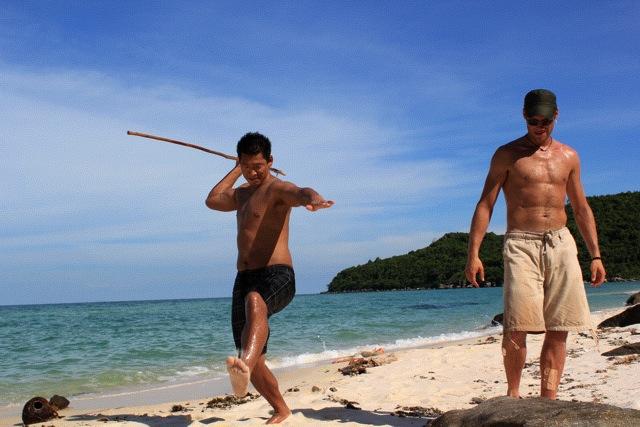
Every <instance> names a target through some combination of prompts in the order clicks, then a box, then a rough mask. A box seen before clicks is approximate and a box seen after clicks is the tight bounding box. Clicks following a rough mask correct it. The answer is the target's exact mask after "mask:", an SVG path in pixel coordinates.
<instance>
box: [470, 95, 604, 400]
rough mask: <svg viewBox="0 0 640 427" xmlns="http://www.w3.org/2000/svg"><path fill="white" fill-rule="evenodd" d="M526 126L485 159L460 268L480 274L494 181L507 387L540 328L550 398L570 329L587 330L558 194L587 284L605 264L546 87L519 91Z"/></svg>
mask: <svg viewBox="0 0 640 427" xmlns="http://www.w3.org/2000/svg"><path fill="white" fill-rule="evenodd" d="M523 115H524V119H525V121H526V124H527V134H526V135H524V136H522V137H520V138H518V139H516V140H514V141H512V142H510V143H508V144H505V145H503V146H502V147H500V148H498V150H496V152H495V154H494V155H493V158H492V159H491V166H490V168H489V173H488V175H487V179H486V181H485V184H484V189H483V190H482V195H481V196H480V201H479V202H478V204H477V206H476V210H475V212H474V214H473V220H472V222H471V231H470V233H469V252H468V258H467V266H466V268H465V275H466V277H467V279H468V280H469V282H471V284H472V285H473V286H475V287H477V286H478V282H477V276H478V275H479V276H480V280H481V281H484V267H483V266H482V262H481V261H480V258H479V255H478V254H479V250H480V245H481V243H482V239H483V238H484V235H485V233H486V231H487V227H488V225H489V220H490V219H491V213H492V212H493V207H494V205H495V202H496V199H497V197H498V193H499V192H500V189H502V190H504V196H505V200H506V204H507V233H506V235H505V241H504V249H503V257H504V290H503V292H504V306H505V309H504V310H505V312H504V337H503V343H502V354H503V356H504V367H505V371H506V376H507V383H508V388H507V395H508V396H512V397H519V396H520V390H519V389H520V378H521V375H522V369H523V368H524V363H525V359H526V354H527V347H526V339H527V333H546V335H545V339H544V344H543V345H542V352H541V355H540V372H541V377H542V378H541V383H540V395H541V396H543V397H547V398H550V399H555V398H556V393H557V389H558V384H559V383H560V378H561V376H562V371H563V369H564V362H565V359H566V340H567V334H568V332H569V331H579V330H592V329H593V326H592V323H591V319H590V314H589V306H588V304H587V298H586V294H585V290H584V285H583V280H582V273H581V271H580V265H579V263H578V258H577V249H576V244H575V241H574V240H573V237H572V236H571V233H569V230H568V229H567V228H566V227H565V224H566V222H567V214H566V212H565V200H566V197H567V196H568V197H569V201H570V203H571V206H572V208H573V212H574V214H575V218H576V223H577V225H578V228H579V229H580V234H582V237H583V238H584V240H585V242H586V244H587V248H588V249H589V253H590V254H591V284H592V285H593V286H600V285H601V284H602V283H603V282H604V280H605V270H604V266H603V264H602V260H601V259H600V249H599V248H598V236H597V232H596V224H595V220H594V218H593V213H592V212H591V208H590V207H589V204H588V203H587V199H586V197H585V195H584V190H583V188H582V183H581V181H580V160H579V158H578V154H577V153H576V151H575V150H573V149H572V148H571V147H569V146H568V145H564V144H562V143H560V142H559V141H557V140H555V139H553V138H552V137H551V133H552V131H553V127H554V125H555V120H556V118H557V117H558V108H557V105H556V97H555V95H554V94H553V93H552V92H550V91H548V90H545V89H537V90H532V91H531V92H529V93H528V94H527V95H526V96H525V99H524V109H523Z"/></svg>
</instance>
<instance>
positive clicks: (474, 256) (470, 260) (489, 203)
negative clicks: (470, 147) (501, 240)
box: [464, 150, 507, 288]
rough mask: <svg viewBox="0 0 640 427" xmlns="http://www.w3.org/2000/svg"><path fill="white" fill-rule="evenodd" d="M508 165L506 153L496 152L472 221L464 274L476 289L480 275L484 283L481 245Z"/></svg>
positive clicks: (505, 176)
mask: <svg viewBox="0 0 640 427" xmlns="http://www.w3.org/2000/svg"><path fill="white" fill-rule="evenodd" d="M506 164H507V163H506V153H503V152H501V150H498V151H496V153H495V154H494V155H493V158H492V159H491V166H490V167H489V173H488V174H487V179H486V180H485V182H484V188H483V189H482V194H481V195H480V200H479V201H478V204H477V205H476V210H475V211H474V213H473V219H472V220H471V230H470V231H469V248H468V252H467V265H466V267H465V269H464V274H465V276H466V277H467V280H468V281H469V283H471V284H472V285H473V286H474V287H476V288H477V287H478V286H479V285H478V281H477V276H478V275H479V276H480V281H481V282H484V266H483V265H482V261H481V260H480V245H482V240H483V239H484V235H485V234H486V233H487V228H488V227H489V221H490V220H491V214H492V213H493V207H494V206H495V204H496V200H497V198H498V194H499V193H500V189H501V188H502V184H504V181H505V180H506V178H507V167H506Z"/></svg>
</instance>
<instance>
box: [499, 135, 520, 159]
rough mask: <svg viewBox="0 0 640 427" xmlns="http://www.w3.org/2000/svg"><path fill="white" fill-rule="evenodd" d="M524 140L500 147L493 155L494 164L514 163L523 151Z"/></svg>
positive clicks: (516, 140) (517, 140)
mask: <svg viewBox="0 0 640 427" xmlns="http://www.w3.org/2000/svg"><path fill="white" fill-rule="evenodd" d="M522 146H523V144H522V138H518V139H514V140H513V141H511V142H507V143H506V144H504V145H501V146H500V147H498V149H497V150H496V152H495V153H494V154H493V158H492V163H494V164H496V163H498V164H507V163H511V162H513V160H514V158H516V156H517V155H518V154H519V153H520V152H521V151H522Z"/></svg>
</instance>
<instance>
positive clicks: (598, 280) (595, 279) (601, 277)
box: [591, 259, 607, 288]
mask: <svg viewBox="0 0 640 427" xmlns="http://www.w3.org/2000/svg"><path fill="white" fill-rule="evenodd" d="M606 275H607V272H606V271H604V265H603V264H602V260H600V259H594V260H593V261H591V286H595V287H596V288H597V287H598V286H600V285H602V284H603V283H604V281H605V280H606V279H605V277H606Z"/></svg>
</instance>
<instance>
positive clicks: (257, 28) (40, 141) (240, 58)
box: [0, 1, 640, 304]
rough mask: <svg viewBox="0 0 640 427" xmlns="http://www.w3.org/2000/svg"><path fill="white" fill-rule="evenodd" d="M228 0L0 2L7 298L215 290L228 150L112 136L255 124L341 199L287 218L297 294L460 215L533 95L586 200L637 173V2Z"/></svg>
mask: <svg viewBox="0 0 640 427" xmlns="http://www.w3.org/2000/svg"><path fill="white" fill-rule="evenodd" d="M236 3H237V2H222V1H220V2H178V1H175V2H170V1H163V2H150V1H148V2H136V1H129V2H98V1H31V2H24V1H4V2H2V3H1V4H0V95H1V96H0V118H1V119H0V123H1V130H2V134H1V135H2V136H1V139H0V158H1V159H2V167H1V168H0V179H1V181H2V185H1V186H0V197H1V198H2V205H1V209H0V223H1V224H2V227H1V228H0V271H2V276H1V278H0V304H33V303H46V302H79V301H107V300H129V299H156V298H200V297H222V296H229V295H230V294H231V288H232V283H233V278H234V276H235V256H236V252H235V249H236V248H235V217H234V215H233V214H231V213H226V214H225V213H220V212H214V211H210V210H208V209H207V208H206V207H205V206H204V198H205V196H206V195H207V193H208V192H209V190H210V189H211V187H212V186H213V185H214V184H215V183H216V182H217V181H218V180H219V179H220V178H221V177H222V176H223V175H224V174H225V173H226V172H227V171H228V170H229V169H230V168H231V167H232V166H233V164H232V163H231V162H229V161H227V160H224V159H221V158H217V157H214V156H209V155H207V154H204V153H202V152H199V151H195V150H190V149H187V148H182V147H177V146H172V145H169V144H164V143H160V142H154V141H149V140H143V139H140V138H134V137H130V136H126V134H125V133H126V131H127V130H137V131H141V132H148V133H154V134H160V135H164V136H168V137H173V138H177V139H182V140H185V141H189V142H192V143H196V144H201V145H205V146H207V147H210V148H212V149H215V150H219V151H226V152H229V153H233V151H234V148H235V142H236V141H237V140H238V139H239V138H240V137H241V136H242V135H243V134H244V133H245V132H247V131H254V130H258V131H261V132H263V133H265V134H266V135H267V136H269V137H270V139H271V140H272V143H273V149H274V157H275V166H276V167H279V168H281V169H284V170H285V171H286V172H287V173H288V175H287V179H289V180H291V181H293V182H295V183H297V184H298V185H300V186H311V187H314V188H315V189H317V190H318V191H319V192H320V193H321V194H323V195H324V196H325V197H327V198H331V199H334V200H335V201H336V205H335V206H334V207H333V208H332V209H330V210H326V211H321V212H317V213H309V212H306V211H304V210H301V209H298V210H295V211H294V213H293V214H292V219H291V248H292V251H293V255H294V264H295V268H296V274H297V285H298V292H299V293H316V292H320V291H323V290H325V289H326V285H327V284H328V283H329V282H330V280H331V278H332V277H333V276H334V275H335V274H336V273H337V272H338V271H340V270H341V269H343V268H345V267H349V266H351V265H355V264H361V263H364V262H366V261H367V260H368V259H373V258H375V257H378V256H379V257H386V256H390V255H396V254H401V253H406V252H408V251H410V250H413V249H417V248H421V247H424V246H426V245H428V244H429V243H431V241H432V240H433V239H435V238H438V237H440V236H441V235H442V234H444V233H445V232H449V231H467V230H468V228H469V221H470V217H471V214H472V212H473V208H474V206H475V203H476V201H477V198H478V196H479V193H480V190H481V187H482V183H483V180H484V177H485V174H486V169H487V166H488V162H489V159H490V157H491V155H492V154H493V151H494V150H495V149H496V147H497V146H499V145H501V144H503V143H505V142H508V141H510V140H512V139H514V138H516V137H518V136H520V135H521V134H523V133H524V130H525V129H524V124H523V121H522V117H521V108H522V97H523V96H524V94H525V93H526V92H527V91H528V90H529V89H533V88H538V87H546V88H550V89H552V90H554V91H555V92H556V94H557V96H558V104H559V108H560V117H559V121H558V123H557V125H556V130H555V133H554V136H555V137H556V138H558V139H559V140H561V141H562V142H565V143H567V144H569V145H571V146H573V147H574V148H576V149H577V150H578V152H579V153H580V155H581V159H582V169H583V172H582V179H583V183H584V185H585V189H586V192H587V194H588V195H597V194H611V193H617V192H621V191H636V190H638V189H639V188H640V172H639V171H638V163H637V159H638V158H640V148H639V147H638V144H637V143H636V142H637V135H638V131H639V130H640V89H639V86H640V85H639V83H640V81H639V80H640V79H639V78H638V76H639V75H640V32H639V30H638V26H637V22H638V21H639V20H640V4H638V3H637V2H633V1H629V2H624V1H620V2H577V1H576V2H560V3H558V2H528V3H527V4H526V5H518V4H517V3H515V2H496V1H492V2H489V1H477V2H476V1H474V2H471V1H467V2H456V1H446V2H445V1H442V2H439V1H433V2H391V1H388V2H383V1H367V2H364V1H363V2H329V1H324V2H306V1H295V2H247V3H246V4H244V5H240V6H239V5H237V4H236ZM490 228H491V230H493V231H496V232H503V231H504V228H505V219H504V204H503V201H502V200H500V201H499V204H498V206H497V209H496V211H495V215H494V218H493V221H492V224H491V227H490Z"/></svg>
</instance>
